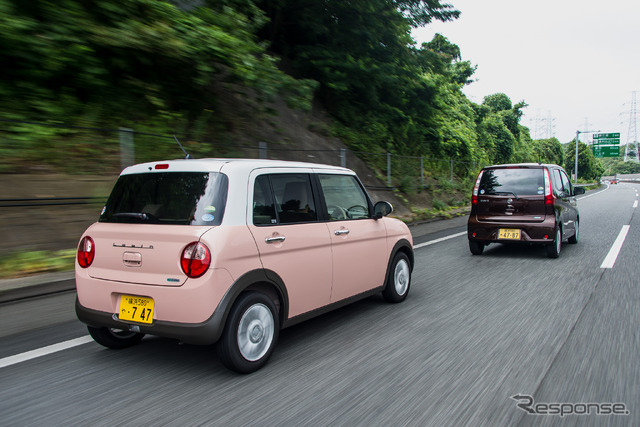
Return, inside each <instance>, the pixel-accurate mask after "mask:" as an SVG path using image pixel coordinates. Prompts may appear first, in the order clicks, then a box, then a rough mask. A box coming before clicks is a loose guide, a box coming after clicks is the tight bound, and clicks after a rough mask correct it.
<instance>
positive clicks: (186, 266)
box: [180, 242, 211, 279]
mask: <svg viewBox="0 0 640 427" xmlns="http://www.w3.org/2000/svg"><path fill="white" fill-rule="evenodd" d="M209 265H211V252H210V251H209V248H207V247H206V246H205V245H203V244H202V243H200V242H192V243H189V244H188V245H187V247H185V248H184V249H183V250H182V256H181V257H180V266H181V267H182V271H184V274H186V275H187V276H188V277H190V278H192V279H195V278H196V277H200V276H202V275H203V274H204V273H205V272H206V271H207V269H208V268H209Z"/></svg>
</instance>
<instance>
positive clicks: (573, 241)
mask: <svg viewBox="0 0 640 427" xmlns="http://www.w3.org/2000/svg"><path fill="white" fill-rule="evenodd" d="M579 237H580V221H576V229H575V233H573V236H571V237H569V238H568V239H567V242H569V243H571V244H572V245H575V244H576V243H578V238H579Z"/></svg>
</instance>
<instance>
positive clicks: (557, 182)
mask: <svg viewBox="0 0 640 427" xmlns="http://www.w3.org/2000/svg"><path fill="white" fill-rule="evenodd" d="M553 188H554V189H555V190H556V191H558V192H560V193H562V191H564V190H563V188H562V176H561V175H560V169H553Z"/></svg>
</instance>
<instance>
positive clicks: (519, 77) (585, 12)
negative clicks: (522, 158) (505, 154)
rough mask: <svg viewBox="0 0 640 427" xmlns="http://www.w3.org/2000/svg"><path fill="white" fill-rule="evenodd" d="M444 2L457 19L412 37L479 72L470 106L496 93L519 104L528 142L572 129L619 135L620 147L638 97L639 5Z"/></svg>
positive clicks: (559, 0) (565, 138)
mask: <svg viewBox="0 0 640 427" xmlns="http://www.w3.org/2000/svg"><path fill="white" fill-rule="evenodd" d="M446 2H449V3H451V4H453V5H454V6H455V8H456V9H458V10H460V11H461V12H462V14H461V16H460V18H459V19H457V20H455V21H453V22H449V23H440V22H437V23H433V24H431V25H429V26H427V27H425V28H421V29H419V30H416V31H414V33H413V37H414V39H415V40H416V41H417V42H418V43H422V42H425V41H430V40H431V38H432V37H433V35H434V34H435V33H440V34H442V35H444V36H445V37H447V38H448V39H449V41H450V42H452V43H455V44H457V45H458V46H459V47H460V51H461V54H462V59H463V60H465V61H467V60H468V61H470V62H471V63H472V64H474V65H477V66H478V68H477V70H476V73H475V75H474V78H475V79H476V80H477V81H476V82H474V83H471V84H470V85H468V86H466V87H465V88H464V93H465V94H466V95H467V97H468V98H469V99H470V100H471V101H473V102H476V103H481V102H482V100H483V98H484V97H485V96H487V95H490V94H493V93H498V92H503V93H505V94H506V95H507V96H508V97H509V98H510V99H511V101H512V102H513V103H514V104H515V103H517V102H520V101H525V102H526V103H527V104H529V106H528V107H527V108H526V109H525V110H524V112H525V116H524V117H523V118H522V120H521V124H523V125H524V126H527V127H528V128H529V129H530V131H531V136H532V137H533V138H546V137H548V136H555V137H556V138H558V139H559V140H560V142H562V143H565V142H569V141H571V140H572V139H573V138H575V135H576V131H577V130H580V131H584V130H599V131H601V132H620V133H621V143H622V144H624V143H626V142H627V136H628V134H629V132H628V131H629V119H630V116H631V104H632V102H631V100H632V93H633V91H640V25H639V20H640V2H637V1H634V0H624V1H619V0H612V1H608V2H605V1H602V0H599V1H594V0H537V1H523V0H484V1H478V0H443V3H446ZM637 98H638V108H640V94H638V95H637ZM638 108H637V109H638ZM549 118H551V119H552V120H551V123H552V129H551V135H549V126H548V123H549ZM586 125H587V126H588V129H585V126H586ZM638 126H639V128H638V133H639V134H640V124H638ZM580 139H581V140H582V141H586V140H587V137H586V136H581V137H580ZM633 139H634V136H633V135H632V134H631V140H632V141H633Z"/></svg>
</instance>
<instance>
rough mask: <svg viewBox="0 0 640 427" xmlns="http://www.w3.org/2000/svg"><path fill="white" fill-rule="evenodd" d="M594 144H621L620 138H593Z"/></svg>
mask: <svg viewBox="0 0 640 427" xmlns="http://www.w3.org/2000/svg"><path fill="white" fill-rule="evenodd" d="M593 144H594V145H602V144H605V145H606V144H620V138H617V139H615V138H600V139H594V140H593Z"/></svg>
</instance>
